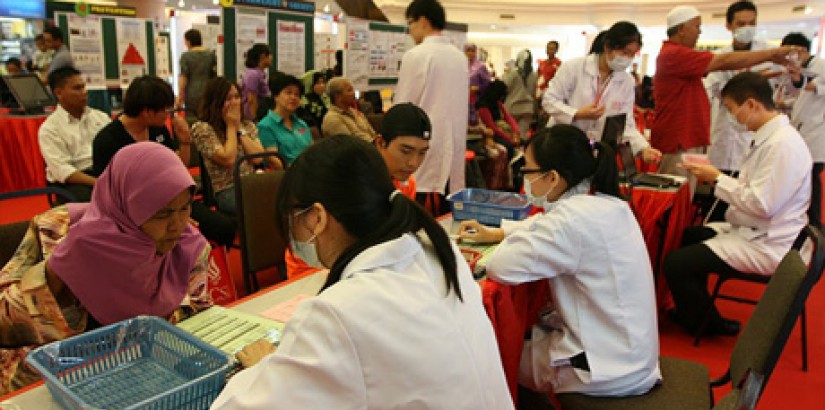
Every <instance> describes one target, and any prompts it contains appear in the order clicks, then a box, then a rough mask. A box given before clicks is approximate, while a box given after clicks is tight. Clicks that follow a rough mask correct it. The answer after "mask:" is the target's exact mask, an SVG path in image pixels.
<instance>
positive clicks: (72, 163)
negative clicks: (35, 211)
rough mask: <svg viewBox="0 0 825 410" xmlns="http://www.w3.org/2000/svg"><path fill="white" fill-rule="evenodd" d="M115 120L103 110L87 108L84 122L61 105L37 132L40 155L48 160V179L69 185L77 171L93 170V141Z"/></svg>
mask: <svg viewBox="0 0 825 410" xmlns="http://www.w3.org/2000/svg"><path fill="white" fill-rule="evenodd" d="M111 121H112V120H111V119H110V118H109V116H108V115H106V114H105V113H104V112H103V111H99V110H96V109H94V108H89V107H86V109H85V110H83V115H82V116H81V117H80V119H77V118H75V117H72V115H71V114H69V112H68V111H66V110H65V109H63V107H61V106H60V105H58V106H57V109H56V110H55V111H54V112H53V113H52V114H51V115H49V118H46V121H44V122H43V124H42V125H41V126H40V130H39V131H38V132H37V139H38V141H39V143H40V152H41V153H42V154H43V158H44V159H45V160H46V179H48V180H49V182H59V183H65V182H66V178H68V177H69V176H70V175H72V174H73V173H74V172H75V171H83V170H85V169H89V168H91V167H92V141H93V140H94V139H95V135H97V132H98V131H100V129H101V128H103V127H105V126H106V124H108V123H110V122H111Z"/></svg>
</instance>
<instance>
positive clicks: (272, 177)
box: [234, 152, 287, 294]
mask: <svg viewBox="0 0 825 410" xmlns="http://www.w3.org/2000/svg"><path fill="white" fill-rule="evenodd" d="M273 156H274V157H279V159H281V160H282V161H283V163H284V164H285V163H286V161H284V160H283V157H281V156H280V155H279V154H278V153H275V152H263V153H260V154H250V155H244V156H243V157H241V158H239V159H238V161H237V162H236V163H235V168H234V181H235V201H236V205H237V209H238V224H239V226H240V239H241V265H242V268H243V280H244V286H245V287H246V291H247V293H248V294H251V293H253V292H255V291H257V290H258V288H259V287H258V276H257V273H258V272H260V271H262V270H264V269H269V268H273V267H275V268H277V269H278V274H279V275H280V276H281V279H285V278H286V260H285V258H284V256H285V255H284V252H285V251H286V245H287V241H286V239H285V238H283V236H282V235H281V233H280V232H279V231H278V229H277V228H276V222H275V218H277V217H278V215H276V214H275V198H276V196H277V195H278V189H279V188H280V185H281V180H282V179H283V176H284V171H283V170H276V171H268V172H256V173H252V174H249V175H244V176H241V171H240V166H241V163H243V162H244V161H250V160H254V159H257V158H271V157H273Z"/></svg>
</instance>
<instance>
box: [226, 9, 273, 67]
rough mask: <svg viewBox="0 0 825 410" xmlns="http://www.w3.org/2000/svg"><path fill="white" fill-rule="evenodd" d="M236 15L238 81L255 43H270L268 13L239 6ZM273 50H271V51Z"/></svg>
mask: <svg viewBox="0 0 825 410" xmlns="http://www.w3.org/2000/svg"><path fill="white" fill-rule="evenodd" d="M236 10H237V15H236V17H235V21H237V23H236V24H235V40H236V41H237V45H236V46H235V50H236V53H237V55H236V57H235V58H236V60H235V61H236V64H237V73H238V78H237V81H238V82H240V81H241V78H242V77H243V73H244V72H245V71H246V65H245V64H244V63H245V62H246V52H247V51H249V49H250V48H252V46H253V45H255V44H258V43H260V44H269V39H268V36H267V33H268V31H267V28H266V23H267V15H266V12H265V11H263V10H251V9H246V8H238V9H236ZM270 52H271V51H270Z"/></svg>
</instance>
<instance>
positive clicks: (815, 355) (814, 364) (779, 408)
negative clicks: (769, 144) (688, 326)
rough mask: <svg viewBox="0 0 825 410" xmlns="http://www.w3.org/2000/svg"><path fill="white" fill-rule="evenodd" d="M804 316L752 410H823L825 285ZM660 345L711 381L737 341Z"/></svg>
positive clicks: (735, 313) (677, 334)
mask: <svg viewBox="0 0 825 410" xmlns="http://www.w3.org/2000/svg"><path fill="white" fill-rule="evenodd" d="M46 209H48V203H47V202H46V199H45V197H42V198H25V199H18V200H10V201H0V224H4V223H8V222H14V221H20V220H25V219H28V218H30V217H31V216H32V215H35V214H37V213H39V212H42V211H45V210H46ZM229 268H230V270H231V271H232V273H233V277H234V281H235V287H236V288H237V289H238V291H239V294H243V280H242V279H241V264H240V255H239V252H238V251H237V250H235V249H233V250H232V251H231V252H230V253H229ZM275 278H276V276H275V274H274V273H264V274H262V275H260V282H261V286H268V285H270V284H272V283H274V282H275ZM723 290H724V291H726V292H727V293H735V294H740V295H750V296H757V295H759V293H760V292H761V291H762V286H756V285H749V284H743V283H738V282H729V283H727V284H725V287H724V288H723ZM719 309H720V311H721V312H722V314H723V315H724V316H726V317H729V318H732V319H737V320H741V321H743V322H745V321H747V319H748V317H750V315H751V313H753V306H749V305H744V304H738V303H733V302H728V301H720V302H719ZM807 311H808V351H809V368H810V370H809V371H808V372H807V373H806V372H803V371H802V354H801V348H800V339H799V326H798V325H797V326H796V328H795V329H794V332H793V333H792V334H791V337H790V340H788V344H787V346H786V347H785V351H784V353H783V354H782V357H780V359H779V362H778V363H777V365H776V369H775V370H774V373H773V375H772V376H771V379H770V381H769V382H768V386H767V389H766V390H765V393H764V395H763V396H762V399H761V401H760V402H759V406H757V408H758V409H760V410H774V409H775V410H784V409H790V408H792V409H806V410H807V409H812V410H814V409H815V410H820V409H825V315H823V313H822V312H825V285H823V284H821V283H820V284H819V285H817V286H816V287H815V288H814V290H813V292H812V293H811V297H810V298H809V299H808V304H807ZM660 341H661V352H662V355H667V356H676V357H681V358H686V359H691V360H695V361H698V362H701V363H704V364H705V365H707V366H708V367H709V368H710V372H711V376H712V377H718V376H720V375H722V373H723V372H724V371H725V370H726V369H727V366H728V360H729V358H730V352H731V350H732V348H733V344H734V343H735V342H736V338H734V337H709V338H706V339H703V340H702V344H701V345H700V346H699V347H693V344H692V342H693V339H692V338H690V337H689V336H688V335H687V334H686V333H684V332H683V331H681V330H680V329H678V328H677V327H676V326H675V325H673V324H672V323H670V322H669V321H668V320H667V319H662V320H661V324H660ZM727 390H728V389H727V388H725V389H717V390H716V391H715V396H716V398H717V399H718V398H720V397H722V395H724V394H725V393H726V392H727Z"/></svg>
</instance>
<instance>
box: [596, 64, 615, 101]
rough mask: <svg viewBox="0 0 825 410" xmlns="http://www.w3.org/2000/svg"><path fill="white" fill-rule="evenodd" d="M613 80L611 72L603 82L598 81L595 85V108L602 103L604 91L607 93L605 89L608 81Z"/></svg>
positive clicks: (608, 84) (608, 83)
mask: <svg viewBox="0 0 825 410" xmlns="http://www.w3.org/2000/svg"><path fill="white" fill-rule="evenodd" d="M612 79H613V73H612V72H611V73H610V74H609V75H608V76H607V78H605V79H604V81H598V80H597V81H598V83H597V84H596V102H595V103H594V105H595V106H597V107H598V106H599V103H600V102H601V101H602V97H604V93H605V91H607V87H608V86H610V80H612Z"/></svg>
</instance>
